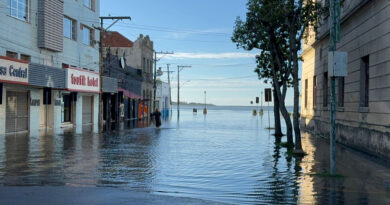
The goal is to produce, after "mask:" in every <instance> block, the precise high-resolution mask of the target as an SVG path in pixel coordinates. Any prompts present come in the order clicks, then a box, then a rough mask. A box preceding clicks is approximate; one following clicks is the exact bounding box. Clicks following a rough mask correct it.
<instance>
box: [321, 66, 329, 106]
mask: <svg viewBox="0 0 390 205" xmlns="http://www.w3.org/2000/svg"><path fill="white" fill-rule="evenodd" d="M322 89H323V91H322V93H323V94H322V105H323V107H324V108H327V107H328V104H329V97H328V96H329V78H328V72H324V74H323V85H322Z"/></svg>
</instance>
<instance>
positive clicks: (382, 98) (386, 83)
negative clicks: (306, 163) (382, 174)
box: [301, 0, 390, 157]
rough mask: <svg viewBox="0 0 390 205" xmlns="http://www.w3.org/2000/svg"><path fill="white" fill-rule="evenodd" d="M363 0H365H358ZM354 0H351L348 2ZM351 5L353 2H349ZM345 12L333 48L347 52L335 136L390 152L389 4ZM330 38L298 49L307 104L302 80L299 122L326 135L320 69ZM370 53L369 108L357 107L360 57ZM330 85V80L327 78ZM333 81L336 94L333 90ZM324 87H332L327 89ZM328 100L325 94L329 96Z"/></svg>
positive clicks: (380, 1)
mask: <svg viewBox="0 0 390 205" xmlns="http://www.w3.org/2000/svg"><path fill="white" fill-rule="evenodd" d="M361 2H363V1H361ZM351 5H352V4H351ZM353 5H355V4H353ZM358 5H360V4H357V5H356V6H355V8H360V9H359V10H356V11H354V13H353V14H348V15H346V16H348V18H345V19H344V20H343V23H342V25H341V41H340V42H339V43H338V45H337V50H340V51H346V52H348V76H347V77H346V78H345V92H344V107H338V108H337V114H336V123H337V124H338V125H337V126H338V130H337V140H338V141H339V142H342V143H344V144H347V145H349V146H352V147H355V148H357V149H360V150H363V151H367V152H370V153H374V154H376V155H381V156H382V155H385V156H386V157H390V152H389V151H388V149H389V147H390V143H389V141H390V139H389V138H390V134H389V133H390V126H389V125H388V122H390V97H389V95H388V93H389V92H390V69H389V67H390V3H389V1H386V0H372V1H369V3H365V4H364V5H363V6H362V5H360V6H362V7H358ZM328 43H329V38H328V37H324V38H322V39H320V40H318V41H317V42H315V43H314V44H312V46H306V50H305V51H304V53H303V54H302V57H303V59H304V61H303V64H302V68H303V70H302V82H303V83H304V82H305V79H308V82H309V85H308V88H309V89H308V107H307V108H305V107H304V99H305V91H304V84H302V106H301V113H302V125H303V127H305V126H306V129H311V130H315V131H316V132H317V133H322V134H325V135H327V133H326V132H327V130H329V123H328V122H329V115H330V114H329V105H328V107H324V106H323V98H324V92H323V91H324V90H323V82H324V77H323V73H324V72H325V71H327V58H328V57H327V53H328V50H329V46H328ZM366 55H369V56H370V65H369V66H370V67H369V76H370V79H369V88H370V90H369V110H368V112H365V111H363V110H361V109H360V66H361V58H362V57H364V56H366ZM314 75H316V76H317V95H316V96H315V97H316V99H317V106H316V108H315V109H314V108H313V105H312V104H313V103H312V102H313V91H312V88H313V77H314ZM329 84H330V82H329ZM337 88H338V85H337V83H336V99H337V95H338V92H337V90H338V89H337ZM328 90H330V89H329V88H328ZM328 99H329V97H328Z"/></svg>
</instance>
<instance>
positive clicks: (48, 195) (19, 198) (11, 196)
mask: <svg viewBox="0 0 390 205" xmlns="http://www.w3.org/2000/svg"><path fill="white" fill-rule="evenodd" d="M0 199H1V200H0V204H7V205H11V204H31V205H34V204H37V205H46V204H47V205H49V204H50V205H51V204H56V205H62V204H64V205H65V204H94V205H95V204H98V205H99V204H110V205H116V204H132V205H138V204H139V205H141V204H142V205H144V204H213V205H214V204H215V205H219V204H224V203H219V202H213V201H206V200H201V199H192V198H182V197H172V196H164V195H156V194H149V193H142V192H134V191H128V190H123V189H115V188H103V187H69V186H58V187H57V186H43V187H40V186H31V187H26V186H6V187H0Z"/></svg>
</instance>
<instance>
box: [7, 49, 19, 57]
mask: <svg viewBox="0 0 390 205" xmlns="http://www.w3.org/2000/svg"><path fill="white" fill-rule="evenodd" d="M5 56H6V57H9V58H13V59H19V55H18V53H17V52H13V51H6V52H5Z"/></svg>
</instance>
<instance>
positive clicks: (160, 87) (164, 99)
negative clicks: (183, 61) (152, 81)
mask: <svg viewBox="0 0 390 205" xmlns="http://www.w3.org/2000/svg"><path fill="white" fill-rule="evenodd" d="M156 84H157V90H156V101H157V102H156V104H157V105H158V106H157V107H158V108H159V109H160V112H161V115H162V118H164V119H167V118H169V116H170V115H171V107H172V105H171V90H170V85H169V84H168V83H166V82H163V81H161V80H157V83H156Z"/></svg>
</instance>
